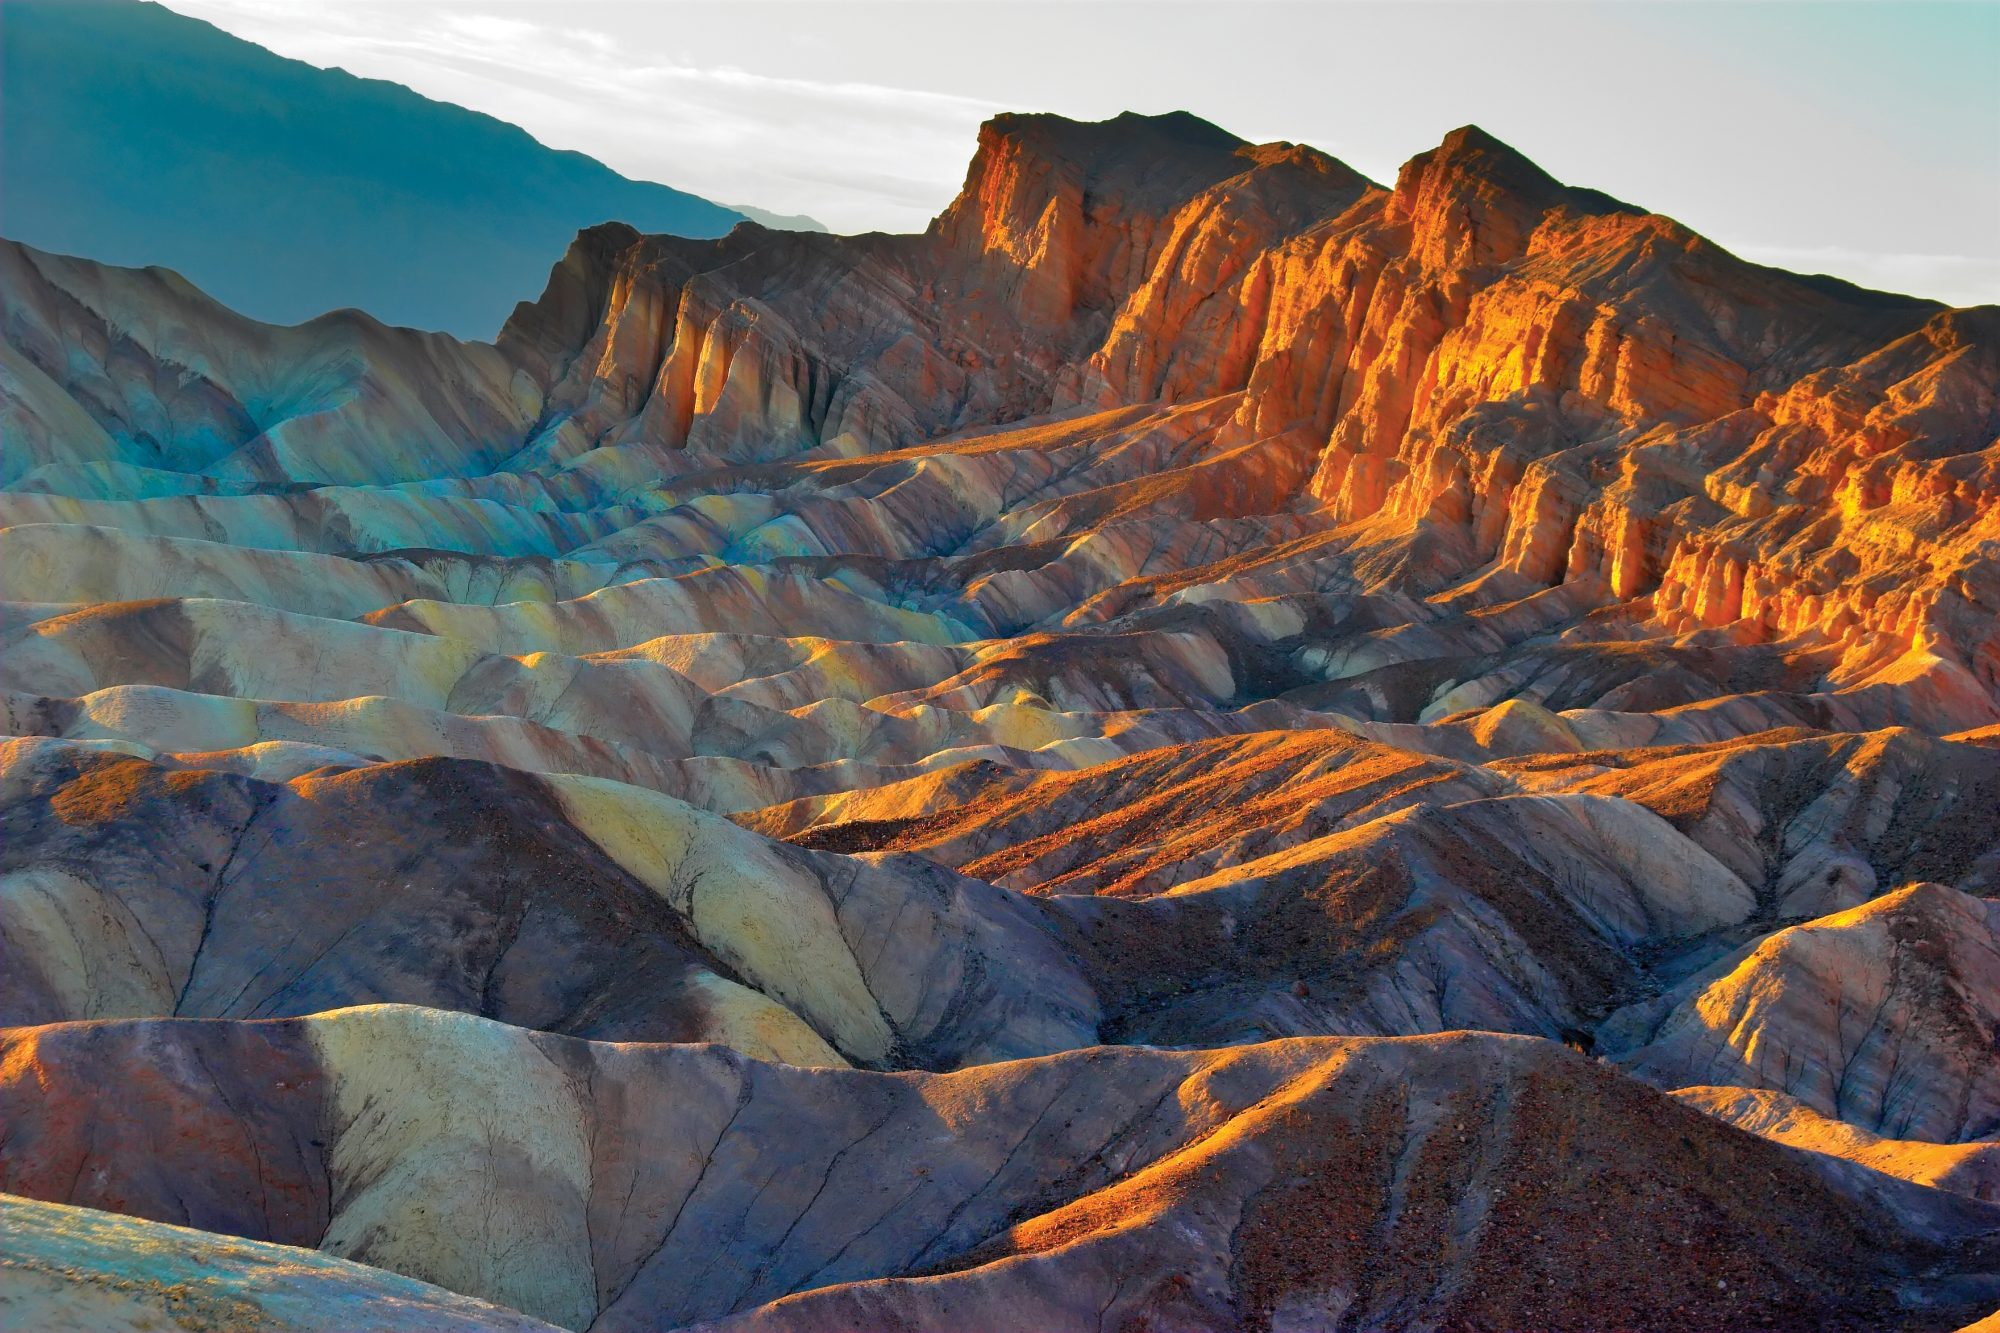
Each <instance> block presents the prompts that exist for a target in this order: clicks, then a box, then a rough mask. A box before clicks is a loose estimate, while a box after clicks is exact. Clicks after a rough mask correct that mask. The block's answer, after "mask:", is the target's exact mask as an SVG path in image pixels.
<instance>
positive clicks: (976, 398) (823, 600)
mask: <svg viewBox="0 0 2000 1333" xmlns="http://www.w3.org/2000/svg"><path fill="white" fill-rule="evenodd" d="M0 295H4V298H5V299H4V305H0V313H4V324H0V394H4V399H0V430H4V432H5V434H6V438H7V441H8V447H7V449H6V451H5V455H4V470H0V487H4V489H0V612H4V616H5V619H4V620H3V621H0V633H4V636H5V637H4V639H0V689H4V691H5V694H4V708H5V713H6V725H5V727H4V728H0V730H4V733H5V734H6V735H7V736H8V737H9V739H7V740H6V741H5V742H4V743H0V774H4V782H0V793H4V802H3V803H0V1024H5V1025H7V1026H6V1028H5V1030H4V1031H3V1032H0V1124H4V1125H5V1127H6V1128H5V1133H4V1136H0V1191H5V1193H6V1195H8V1196H11V1197H9V1198H7V1199H5V1200H4V1201H0V1209H4V1210H5V1212H6V1214H7V1218H8V1223H7V1231H8V1239H7V1240H6V1241H5V1243H4V1244H5V1254H6V1265H7V1266H6V1267H5V1268H0V1310H4V1311H6V1312H7V1317H10V1318H12V1319H14V1320H15V1322H17V1323H23V1324H25V1325H29V1326H34V1325H38V1324H39V1325H49V1324H52V1323H56V1322H61V1321H63V1320H65V1319H67V1320H70V1321H71V1322H82V1321H90V1322H93V1323H95V1325H96V1326H100V1327H121V1328H122V1327H131V1328H137V1327H143V1326H145V1322H144V1321H146V1320H149V1319H151V1320H155V1321H158V1320H163V1319H166V1318H168V1317H171V1318H173V1319H175V1320H178V1321H180V1322H181V1323H182V1324H183V1325H188V1324H189V1323H190V1321H192V1326H196V1327H200V1326H211V1327H213V1326H260V1327H270V1328H300V1329H304V1328H341V1327H355V1326H360V1325H366V1326H371V1327H382V1328H391V1327H456V1326H482V1327H519V1328H535V1327H549V1326H556V1327H562V1328H568V1329H578V1330H582V1329H591V1330H596V1331H598V1333H610V1331H611V1330H619V1329H634V1330H637V1329H668V1328H688V1329H696V1328H698V1329H704V1330H731V1331H732V1333H739V1331H748V1330H801V1331H804V1330H818V1329H827V1328H902V1329H933V1330H963V1329H1008V1328H1021V1327H1034V1328H1042V1329H1051V1330H1055V1329H1062V1330H1071V1329H1074V1330H1105V1329H1125V1330H1139V1329H1177V1330H1182V1329H1216V1330H1229V1329H1241V1328H1254V1329H1270V1330H1304V1329H1354V1330H1360V1329H1384V1330H1389V1329H1394V1330H1404V1329H1409V1330H1417V1329H1423V1330H1433V1329H1434V1330H1461V1329H1476V1330H1502V1329H1528V1328H1532V1329H1548V1330H1558V1329H1560V1330H1603V1329H1646V1330H1689V1331H1690V1333H1692V1331H1694V1330H1708V1331H1712V1330H1716V1329H1723V1328H1731V1329H1734V1328H1776V1329H1790V1330H1804V1329H1815V1330H1836V1329H1846V1330H1880V1329H1892V1328H1894V1329H1909V1330H1939V1331H1943V1330H1954V1329H1960V1328H1968V1327H1971V1326H1973V1325H1974V1324H1975V1321H1980V1320H1982V1318H1984V1317H1986V1316H1989V1315H1991V1314H1992V1312H1993V1311H1995V1310H1996V1309H2000V1062H1996V1061H1995V1058H1994V1052H1995V1050H1996V1047H2000V906H1996V903H1995V898H1996V896H2000V309H1996V308H1994V307H1982V308H1975V309H1950V308H1946V307H1943V306H1940V305H1937V304H1935V303H1932V302H1927V301H1921V300H1916V299H1912V298H1908V297H1903V296H1897V295H1892V294H1887V293H1880V292H1873V291H1866V290H1862V289H1859V288H1855V287H1852V286H1848V285H1846V284H1844V283H1840V282H1837V281H1834V280H1831V279H1826V278H1818V277H1813V278H1807V277H1800V276H1797V275H1793V274H1789V273H1786V272H1783V271H1780V270H1776V269H1771V268H1766V267H1761V266H1758V265H1755V264H1751V263H1747V262H1744V261H1742V260H1740V259H1738V258H1737V257H1735V256H1733V255H1731V254H1729V253H1728V252H1727V251H1725V250H1723V249H1721V248H1719V247H1717V246H1715V245H1713V244H1711V243H1709V242H1708V241H1706V240H1704V239H1703V238H1702V237H1700V236H1698V235H1695V234H1694V233H1692V232H1690V231H1689V230H1688V229H1686V228H1685V227H1683V226H1681V225H1679V224H1678V223H1676V222H1674V221H1673V220H1672V219H1670V218H1666V217H1663V216H1659V215H1656V214H1652V213H1648V212H1646V211H1645V210H1644V209H1643V208H1640V207H1637V206H1634V205H1631V204H1628V203H1624V202H1621V201H1619V200H1616V199H1613V198H1610V197H1608V196H1606V195H1604V194H1601V193H1598V192H1595V191H1592V190H1589V189H1585V188H1579V187H1575V186H1571V185H1568V184H1565V183H1562V182H1559V181H1557V180H1555V179H1552V178H1551V177H1550V176H1549V175H1548V174H1547V173H1545V172H1544V171H1542V170H1541V169H1540V168H1539V167H1537V166H1536V165H1535V164H1534V163H1533V162H1531V161H1529V160H1528V159H1527V158H1526V157H1524V156H1523V155H1521V154H1520V153H1518V152H1516V151H1515V150H1514V149H1512V148H1510V147H1509V146H1508V145H1506V144H1504V143H1502V142H1500V141H1498V140H1496V139H1495V138H1493V137H1492V136H1490V135H1488V134H1486V133H1484V132H1482V131H1480V130H1478V129H1476V128H1473V127H1466V128H1464V129H1461V130H1458V131H1455V132H1453V133H1452V134H1451V135H1449V136H1448V137H1447V138H1446V139H1445V140H1444V141H1443V142H1442V143H1441V144H1440V145H1438V146H1437V147H1436V148H1434V149H1432V150H1430V151H1427V152H1425V153H1422V154H1420V155H1418V156H1417V157H1415V158H1413V159H1412V160H1411V161H1410V162H1408V163H1407V164H1406V165H1405V166H1404V167H1403V168H1402V170H1401V172H1400V173H1399V174H1398V176H1397V178H1396V180H1395V181H1394V182H1392V183H1377V182H1375V181H1371V180H1369V179H1367V178H1365V177H1364V176H1363V175H1361V174H1359V173H1357V172H1355V171H1354V170H1352V169H1350V168H1349V167H1347V166H1346V165H1344V164H1342V163H1341V162H1339V161H1337V160H1335V159H1333V158H1331V157H1329V156H1327V155H1326V154H1324V153H1321V152H1318V151H1316V150H1314V149H1312V148H1309V147H1305V146H1302V145H1297V144H1290V143H1270V144H1251V143H1247V142H1245V141H1243V140H1241V139H1238V138H1237V137H1236V136H1234V135H1232V134H1229V133H1227V132H1225V131H1223V130H1221V129H1219V128H1217V127H1216V126H1214V125H1211V124H1208V123H1206V122H1204V121H1201V120H1199V119H1197V118H1195V117H1193V116H1190V115H1186V114H1172V115H1166V116H1157V117H1149V116H1138V115H1130V114H1128V115H1123V116H1119V117H1117V118H1115V119H1112V120H1108V121H1104V122H1097V123H1084V122H1076V121H1071V120H1066V119H1063V118H1060V117H1056V116H1049V115H1006V116H1000V117H997V118H995V119H994V120H992V121H990V122H989V123H988V124H987V125H986V126H984V127H983V129H982V130H981V132H980V136H979V141H978V144H977V146H976V151H975V153H974V156H973V158H972V162H971V165H970V168H969V170H968V173H967V176H966V181H965V185H964V188H963V190H962V191H961V192H960V194H959V195H958V197H957V198H956V199H955V200H954V201H953V202H952V203H951V204H950V205H949V207H947V208H946V209H945V210H944V212H943V213H941V214H940V215H939V216H938V217H937V218H936V220H935V221H934V222H933V223H932V224H931V225H930V227H929V228H928V229H927V230H926V231H925V232H924V233H922V234H919V235H909V236H887V235H868V236H855V237H846V236H834V235H826V234H815V233H801V232H783V231H774V230H770V229H768V228H765V227H762V226H759V225H756V224H754V223H744V224H738V225H736V226H735V227H734V228H733V229H731V230H730V231H729V232H728V233H727V235H725V236H722V237H720V238H700V237H687V236H675V235H663V234H652V233H649V232H647V231H645V230H643V229H641V228H637V227H634V226H630V225H625V224H622V223H614V224H605V225H597V226H591V227H588V228H587V229H585V230H583V231H582V232H580V233H579V234H577V235H576V236H575V238H574V239H573V241H571V242H570V243H569V244H568V248H567V250H566V251H565V252H562V253H561V254H560V255H559V257H555V262H554V265H553V268H552V269H550V270H549V271H548V274H547V278H546V281H545V282H544V284H543V286H542V288H541V292H540V295H539V296H538V297H533V298H532V299H527V300H524V301H522V302H521V303H520V304H519V305H517V306H516V307H515V308H514V310H513V313H512V314H511V315H510V316H508V317H507V319H506V321H505V324H504V326H503V327H502V328H501V330H500V332H499V334H498V337H497V340H496V341H494V342H492V343H484V342H467V341H461V340H458V339H456V338H453V337H450V336H447V335H444V334H438V333H426V332H418V331H413V330H410V329H406V328H395V327H390V326H388V325H385V324H383V323H381V322H379V321H377V320H375V319H373V318H371V317H369V316H367V315H364V314H361V313H359V312H356V311H341V312H337V313H334V314H331V315H327V316H323V317H321V318H318V319H314V320H311V321H309V322H307V323H304V324H300V325H298V326H296V327H293V328H282V329H274V328H271V327H269V326H268V325H265V324H261V323H257V322H255V321H253V320H251V319H248V318H245V317H244V316H242V315H240V314H238V313H235V312H234V311H232V310H231V309H229V308H228V307H227V306H226V305H224V304H222V303H220V302H218V301H216V300H214V299H212V298H211V297H210V296H209V295H207V294H205V293H204V292H203V291H201V290H199V289H198V288H196V287H195V286H193V285H191V284H189V283H188V282H186V281H184V280H183V279H181V278H180V277H178V276H176V275H174V274H171V273H167V272H163V271H161V270H158V269H148V270H134V269H126V268H117V267H111V266H108V265H105V264H101V263H94V262H90V261H87V260H83V259H78V258H73V257H64V256H61V255H56V254H51V253H47V252H45V251H42V250H38V249H34V248H30V247H29V246H26V245H21V244H11V243H10V244H8V245H6V246H5V247H3V248H0ZM425 1284H428V1285H425ZM79 1312H81V1313H79ZM204 1321H205V1324H204ZM1980 1327H1982V1328H1990V1327H1991V1323H1990V1321H1989V1322H1988V1323H1986V1324H1982V1325H1980Z"/></svg>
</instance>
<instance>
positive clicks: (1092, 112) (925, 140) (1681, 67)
mask: <svg viewBox="0 0 2000 1333" xmlns="http://www.w3.org/2000/svg"><path fill="white" fill-rule="evenodd" d="M167 4H168V7H169V8H172V9H175V10H178V11H180V12H181V13H184V14H191V15H194V16H196V17H199V18H204V19H207V20H208V21H210V22H211V23H214V24H216V25H217V26H219V27H221V28H224V29H226V30H228V31H230V32H232V33H235V34H236V35H238V36H240V37H244V38H247V39H249V40H251V41H254V42H257V43H259V44H261V45H263V46H266V47H269V48H270V49H271V50H274V51H277V52H278V53H280V54H282V55H287V56H292V57H294V58H296V59H300V60H306V61H309V62H311V63H313V64H315V65H322V66H339V67H340V68H343V69H346V70H348V71H349V72H351V73H354V74H359V75H363V76H366V77H371V78H383V79H392V80H394V81H396V82H398V83H403V84H406V85H408V86H409V87H411V88H414V89H416V90H417V91H418V92H421V93H423V94H425V95H427V96H430V97H435V98H438V99H440V100H442V101H448V102H456V103H458V104H459V105H462V106H466V107H470V108H472V109H474V110H477V111H483V112H486V113H487V114H489V115H494V116H498V117H500V118H502V119H504V120H508V121H512V122H513V123H515V124H517V125H520V126H522V127H523V128H525V129H527V130H528V131H529V132H530V133H532V134H533V135H534V136H535V137H536V138H538V139H540V140H541V141H542V142H544V143H546V144H549V145H551V146H553V147H557V148H574V149H578V150H580V151H582V152H586V153H589V154H590V155H591V156H593V157H596V158H598V159H600V160H601V161H604V162H606V163H608V164H610V165H611V166H612V167H614V168H616V169H617V170H619V171H621V172H623V173H625V174H626V175H628V176H633V177H636V178H639V179H646V180H655V181H660V182H663V183H665V184H668V185H673V186H677V187H679V188H682V189H687V190H692V191H694V192H696V193H698V194H702V195H706V196H707V197H709V198H711V199H714V200H716V201H718V202H721V203H726V204H742V203H747V204H753V205H755V206H757V207H759V208H765V209H770V210H773V211H776V212H781V213H807V214H811V215H812V216H814V217H816V218H818V219H820V220H821V221H823V222H825V223H826V224H827V225H828V226H830V227H832V228H833V229H834V230H836V231H867V230H884V231H914V230H919V229H921V228H922V227H923V225H924V223H925V222H926V221H927V220H928V219H929V218H930V217H931V216H932V215H934V214H935V213H936V212H938V210H939V209H941V208H942V207H943V206H944V204H945V203H946V202H947V201H948V200H949V199H950V198H951V196H952V194H953V193H954V192H955V191H956V190H957V188H958V185H959V184H960V182H961V181H962V180H963V179H964V174H965V166H966V163H967V161H968V160H969V159H970V157H971V155H972V150H973V136H974V133H975V131H976V130H977V127H978V125H979V123H980V122H981V121H982V120H984V119H985V118H986V117H988V116H990V115H992V114H994V113H995V112H999V111H1056V112H1061V113H1062V114H1065V115H1069V116H1075V117H1079V118H1086V119H1093V120H1094V119H1102V118H1104V117H1107V116H1112V115H1116V114H1117V113H1118V112H1120V111H1125V110H1134V111H1142V112H1149V113H1157V112H1162V111H1168V110H1175V109H1180V110H1187V111H1192V112H1194V113H1195V114H1197V115H1200V116H1203V117H1205V118H1206V119H1208V120H1211V121H1214V122H1215V123H1217V124H1219V125H1221V126H1223V127H1224V128H1226V129H1229V130H1232V131H1234V132H1235V133H1237V134H1239V135H1242V136H1243V137H1245V138H1248V139H1252V140H1256V141H1260V142H1262V141H1268V140H1274V139H1287V140H1292V141H1294V142H1303V143H1310V144H1312V145H1313V146H1315V147H1317V148H1321V149H1323V150H1325V151H1327V152H1330V153H1332V154H1333V155H1335V156H1336V157H1339V158H1341V159H1343V160H1345V161H1346V162H1347V163H1348V164H1349V165H1351V166H1353V167H1355V168H1356V169H1358V170H1360V171H1362V172H1363V173H1365V174H1366V175H1368V176H1371V177H1373V178H1374V179H1376V180H1378V181H1382V182H1385V183H1387V182H1390V181H1393V180H1394V178H1395V173H1396V168H1397V166H1398V165H1399V164H1400V163H1402V162H1403V161H1405V160H1406V159H1408V158H1410V157H1411V156H1413V155H1415V154H1417V153H1419V152H1422V151H1423V150H1425V149H1426V148H1430V147H1432V146H1434V145H1435V144H1436V143H1437V142H1438V141H1439V140H1440V139H1442V138H1443V137H1444V135H1445V133H1446V132H1447V131H1449V130H1450V129H1452V128H1454V127H1456V126H1458V125H1463V124H1478V125H1480V126H1482V127H1484V128H1485V129H1486V130H1488V131H1490V132H1491V133H1493V134H1496V135H1498V136H1499V137H1500V138H1502V139H1504V140H1506V141H1507V142H1509V143H1511V144H1512V145H1513V146H1514V147H1516V148H1518V149H1520V150H1521V151H1522V152H1524V153H1526V154H1527V155H1528V156H1529V157H1531V158H1533V159H1534V160H1535V161H1537V162H1539V163H1540V164H1541V165H1542V166H1543V167H1544V168H1545V169H1547V170H1548V171H1549V172H1551V173H1552V174H1553V175H1555V176H1557V177H1558V178H1560V179H1562V180H1565V181H1569V182H1571V183H1573V184H1578V185H1588V186H1592V187H1595V188H1597V189H1600V190H1604V191H1606V192H1608V193H1610V194H1613V195H1616V196H1618V197H1620V198H1622V199H1625V200H1627V201H1629V202H1632V203H1636V204H1641V205H1644V206H1645V207H1648V208H1651V209H1653V210H1655V211H1657V212H1661V213H1666V214H1669V215H1671V216H1673V217H1675V218H1677V219H1678V220H1680V221H1681V222H1683V223H1686V224H1687V225H1688V226H1690V227H1693V228H1694V229H1695V230H1697V231H1699V232H1702V233H1703V234H1704V235H1707V236H1708V237H1710V238H1711V239H1713V240H1715V241H1718V242H1720V243H1721V244H1723V245H1725V246H1727V247H1729V248H1730V249H1732V250H1734V251H1736V252H1737V253H1739V254H1742V255H1744V256H1745V257H1747V258H1750V259H1754V260H1758V261H1761V262H1764V263H1771V264H1778V265H1782V266H1784V267H1787V268H1793V269H1798V270H1801V271H1806V272H1827V273H1834V274H1837V275H1839V276H1841V277H1845V278H1848V279H1850V280H1853V281H1856V282H1860V283H1863V284H1866V285H1868V286H1874V287H1884V288H1888V289H1891V290H1896V291H1904V292H1910V293H1913V294H1916V295H1920V296H1929V297H1935V298H1938V299H1941V300H1946V301H1951V302H1954V303H1957V304H1972V303H1978V302H2000V77H1997V76H1996V71H2000V3H1993V2H1991V0H1963V2H1962V3H1935V4H1934V3H1921V2H1920V0H1898V2H1896V3H1884V4H1873V3H1858V2H1855V3H1824V4H1823V3H1779V2H1778V0H1765V2H1764V3H1703V2H1701V0H1597V2H1596V3H1585V2H1583V0H1571V2H1569V3H1559V2H1556V0H1539V2H1535V3H1528V2H1525V0H1524V2H1516V3H1500V2H1499V0H1483V2H1481V3H1432V2H1428V0H1398V2H1396V3H1387V2H1381V0H1377V2H1368V0H1351V2H1347V3H1342V2H1339V0H1322V2H1321V3H1308V2H1304V0H1300V2H1296V3H1252V2H1250V0H1235V2H1233V3H1228V2H1222V0H1217V2H1213V3H1203V2H1201V0H1179V2H1176V0H1151V2H1150V3H1145V4H1127V3H1114V2H1112V0H1077V2H1072V3H1061V4H1057V3H1018V2H1012V0H1010V2H1008V3H999V2H997V0H996V2H994V3H982V2H981V0H929V2H928V3H917V2H914V0H911V2H906V3H858V2H856V0H806V2H792V3H780V2H778V0H733V2H731V3H721V2H719V0H706V2H698V0H652V2H641V0H167Z"/></svg>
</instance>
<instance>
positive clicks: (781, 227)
mask: <svg viewBox="0 0 2000 1333" xmlns="http://www.w3.org/2000/svg"><path fill="white" fill-rule="evenodd" d="M729 207H731V208H733V209H735V210H736V211H737V212H739V213H741V214H742V215H743V216H744V217H746V218H749V219H750V220H751V221H752V222H755V223H757V224H758V225H759V226H764V227H769V228H770V229H771V230H772V231H825V230H826V229H827V226H826V224H825V223H824V222H821V221H820V220H819V219H818V218H816V217H814V216H813V215H812V214H810V213H773V212H772V211H771V210H770V209H768V208H758V207H757V206H756V205H754V204H731V205H729Z"/></svg>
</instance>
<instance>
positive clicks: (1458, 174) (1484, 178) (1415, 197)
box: [1396, 125, 1564, 211]
mask: <svg viewBox="0 0 2000 1333" xmlns="http://www.w3.org/2000/svg"><path fill="white" fill-rule="evenodd" d="M1563 188H1564V187H1563V184H1562V182H1560V181H1558V180H1557V179H1556V178H1555V177H1553V176H1551V175H1549V173H1548V172H1546V171H1543V170H1542V169H1541V167H1539V166H1537V165H1536V164H1535V162H1534V161H1533V159H1531V158H1529V157H1528V155H1527V154H1526V153H1523V152H1521V151H1520V150H1519V149H1517V148H1515V147H1513V146H1512V145H1510V144H1507V143H1505V142H1503V141H1502V140H1500V139H1499V138H1497V137H1496V136H1494V135H1492V134H1489V133H1487V132H1486V131H1485V130H1483V129H1481V128H1479V126H1477V125H1461V126H1459V127H1458V128H1457V129H1455V130H1453V131H1452V132H1451V133H1449V134H1447V135H1445V136H1444V141H1443V142H1442V143H1440V144H1439V145H1438V146H1437V147H1436V148H1433V149H1431V150H1430V151H1429V152H1424V153H1419V154H1417V155H1416V156H1415V157H1413V158H1411V159H1410V160H1409V161H1408V162H1405V163H1404V164H1403V169H1402V170H1401V171H1400V172H1398V173H1397V175H1396V197H1397V199H1398V200H1399V201H1400V202H1401V203H1402V205H1403V206H1404V207H1405V208H1406V209H1408V210H1410V211H1415V209H1416V208H1417V206H1418V201H1419V200H1420V199H1421V198H1422V197H1424V196H1426V195H1431V194H1460V193H1471V192H1477V193H1482V194H1493V193H1499V194H1505V195H1509V196H1512V197H1514V198H1517V199H1520V200H1521V201H1522V202H1524V203H1530V204H1538V203H1539V204H1546V203H1553V202H1554V201H1555V199H1556V198H1557V197H1558V196H1560V195H1561V193H1562V191H1563Z"/></svg>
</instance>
